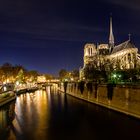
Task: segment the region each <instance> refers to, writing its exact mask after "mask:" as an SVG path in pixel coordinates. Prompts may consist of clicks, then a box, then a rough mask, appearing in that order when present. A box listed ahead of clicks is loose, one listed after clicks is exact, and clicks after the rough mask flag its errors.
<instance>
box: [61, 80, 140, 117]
mask: <svg viewBox="0 0 140 140" xmlns="http://www.w3.org/2000/svg"><path fill="white" fill-rule="evenodd" d="M112 86H113V88H112ZM59 88H60V90H61V91H63V92H64V86H63V83H61V86H60V87H59ZM66 93H67V94H70V95H72V96H74V97H77V98H80V99H83V100H86V101H89V102H92V103H95V104H98V105H101V106H104V107H107V108H110V109H113V110H116V111H119V112H122V113H125V114H128V115H131V116H134V117H137V118H140V88H139V87H138V86H122V85H111V87H110V85H109V86H108V85H98V86H97V90H96V86H95V84H94V83H92V84H90V88H89V86H87V84H84V90H83V93H81V91H80V86H79V85H78V83H68V84H67V89H66Z"/></svg>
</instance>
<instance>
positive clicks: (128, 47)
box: [80, 17, 140, 79]
mask: <svg viewBox="0 0 140 140" xmlns="http://www.w3.org/2000/svg"><path fill="white" fill-rule="evenodd" d="M83 59H84V66H83V68H81V69H80V79H83V78H84V69H85V68H87V67H90V66H93V67H94V68H96V69H99V70H101V69H102V68H104V69H105V70H106V71H107V70H111V69H113V70H117V69H121V70H124V69H134V68H136V67H138V66H139V64H140V54H138V48H136V47H135V45H134V43H133V42H132V41H131V38H130V34H129V38H128V40H126V41H124V42H123V43H121V44H119V45H115V42H114V35H113V28H112V17H110V33H109V43H108V44H98V45H95V44H93V43H87V44H85V46H84V58H83Z"/></svg>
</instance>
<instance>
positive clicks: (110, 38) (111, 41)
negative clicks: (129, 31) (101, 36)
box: [109, 16, 114, 47]
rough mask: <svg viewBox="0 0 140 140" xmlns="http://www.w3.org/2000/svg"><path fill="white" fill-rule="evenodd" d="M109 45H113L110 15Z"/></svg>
mask: <svg viewBox="0 0 140 140" xmlns="http://www.w3.org/2000/svg"><path fill="white" fill-rule="evenodd" d="M109 45H110V47H114V35H113V28H112V16H110V33H109Z"/></svg>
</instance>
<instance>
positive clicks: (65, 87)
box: [64, 82, 68, 93]
mask: <svg viewBox="0 0 140 140" xmlns="http://www.w3.org/2000/svg"><path fill="white" fill-rule="evenodd" d="M67 85H68V82H64V92H65V93H66V91H67Z"/></svg>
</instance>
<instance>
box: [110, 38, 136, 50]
mask: <svg viewBox="0 0 140 140" xmlns="http://www.w3.org/2000/svg"><path fill="white" fill-rule="evenodd" d="M128 48H136V47H135V45H134V44H133V43H132V42H131V41H130V40H127V41H125V42H123V43H121V44H119V45H117V46H115V47H114V48H113V50H112V53H116V52H119V51H122V50H124V49H128Z"/></svg>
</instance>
